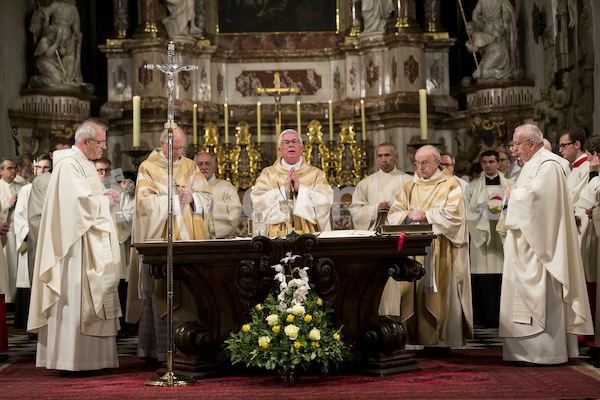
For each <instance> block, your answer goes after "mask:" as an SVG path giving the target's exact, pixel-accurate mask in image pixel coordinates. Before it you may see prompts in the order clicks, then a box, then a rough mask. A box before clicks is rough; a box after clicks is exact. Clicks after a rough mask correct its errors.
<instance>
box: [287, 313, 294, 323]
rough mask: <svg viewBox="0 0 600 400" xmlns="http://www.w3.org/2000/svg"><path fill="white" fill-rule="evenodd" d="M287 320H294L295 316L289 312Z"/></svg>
mask: <svg viewBox="0 0 600 400" xmlns="http://www.w3.org/2000/svg"><path fill="white" fill-rule="evenodd" d="M286 321H287V322H293V321H294V316H293V315H292V314H288V316H287V320H286Z"/></svg>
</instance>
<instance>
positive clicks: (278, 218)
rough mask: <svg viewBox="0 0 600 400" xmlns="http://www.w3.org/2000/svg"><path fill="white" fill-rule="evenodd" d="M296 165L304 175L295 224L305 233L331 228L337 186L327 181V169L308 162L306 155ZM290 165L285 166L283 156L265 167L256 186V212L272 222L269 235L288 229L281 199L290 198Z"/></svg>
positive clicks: (298, 194)
mask: <svg viewBox="0 0 600 400" xmlns="http://www.w3.org/2000/svg"><path fill="white" fill-rule="evenodd" d="M300 162H301V165H300V167H297V168H296V172H297V173H298V178H300V188H299V190H298V193H297V197H296V199H294V204H293V214H294V227H295V229H296V230H297V231H298V230H302V233H312V232H323V231H329V230H331V223H330V221H329V215H330V212H331V205H332V204H333V189H331V186H329V183H327V178H326V176H325V173H324V172H323V171H321V170H320V169H318V168H316V167H312V166H310V165H308V164H307V163H306V162H305V161H304V158H302V159H301V160H300ZM288 173H289V169H286V168H284V166H283V165H282V164H281V159H278V160H277V161H276V162H275V164H273V165H272V166H270V167H267V168H265V169H263V170H262V173H261V174H260V176H259V177H258V179H257V180H256V183H255V184H254V189H252V194H251V198H252V208H253V210H254V213H255V214H256V213H262V214H263V216H264V219H265V224H266V225H268V226H269V231H268V236H269V237H275V236H279V235H281V234H282V232H284V231H285V222H284V221H285V215H284V214H283V213H282V212H281V207H280V201H281V200H284V199H285V198H286V193H285V188H284V183H285V180H286V179H287V176H288Z"/></svg>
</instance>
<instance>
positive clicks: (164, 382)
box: [144, 41, 198, 387]
mask: <svg viewBox="0 0 600 400" xmlns="http://www.w3.org/2000/svg"><path fill="white" fill-rule="evenodd" d="M167 60H168V63H167V64H163V65H155V64H146V65H144V68H146V69H149V70H152V69H157V70H159V71H160V72H162V73H164V74H166V75H167V95H168V99H169V104H168V107H167V122H165V129H168V131H169V157H168V159H169V168H168V176H169V179H168V189H167V196H168V198H169V200H168V207H167V346H168V347H167V373H166V374H165V375H163V376H161V377H160V378H157V379H150V380H148V381H146V382H144V384H145V385H150V386H168V387H173V386H185V385H187V384H189V383H192V382H195V380H194V379H188V378H177V377H176V376H175V374H174V373H173V353H174V351H173V350H174V347H175V344H174V341H173V297H174V290H173V131H174V130H175V128H177V124H176V123H175V106H174V101H173V90H174V88H175V79H174V75H175V73H176V72H179V71H193V70H196V69H198V66H197V65H178V64H176V63H175V44H174V43H173V41H170V42H169V45H168V46H167Z"/></svg>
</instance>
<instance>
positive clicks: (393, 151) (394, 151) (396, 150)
mask: <svg viewBox="0 0 600 400" xmlns="http://www.w3.org/2000/svg"><path fill="white" fill-rule="evenodd" d="M384 146H388V147H391V148H392V153H393V154H394V155H395V156H397V155H398V149H397V148H396V145H395V144H394V143H390V142H383V143H380V144H378V145H377V148H376V149H375V152H377V150H379V148H380V147H384Z"/></svg>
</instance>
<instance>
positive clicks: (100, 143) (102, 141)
mask: <svg viewBox="0 0 600 400" xmlns="http://www.w3.org/2000/svg"><path fill="white" fill-rule="evenodd" d="M88 139H90V140H93V141H94V142H96V143H98V144H99V145H100V146H102V145H103V144H106V140H96V139H94V138H88Z"/></svg>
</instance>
